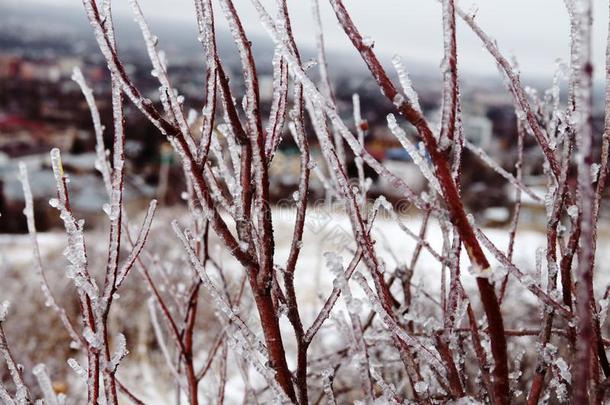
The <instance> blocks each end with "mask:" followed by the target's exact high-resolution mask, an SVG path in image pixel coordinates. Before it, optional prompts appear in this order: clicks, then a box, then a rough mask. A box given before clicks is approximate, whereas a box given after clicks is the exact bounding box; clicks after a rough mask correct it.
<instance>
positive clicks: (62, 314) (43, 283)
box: [19, 162, 82, 345]
mask: <svg viewBox="0 0 610 405" xmlns="http://www.w3.org/2000/svg"><path fill="white" fill-rule="evenodd" d="M19 181H20V182H21V186H22V188H23V196H24V200H25V208H24V209H23V213H24V214H25V217H26V222H27V227H28V233H29V235H30V239H31V244H32V253H33V257H34V260H33V263H34V269H35V270H36V273H37V274H38V277H40V287H41V290H42V293H43V295H44V297H45V303H46V305H47V306H50V307H51V308H52V309H53V310H54V311H55V312H56V313H57V315H58V316H59V319H60V320H61V322H62V324H63V325H64V328H66V331H67V332H68V334H69V335H70V337H71V338H72V341H73V342H74V343H75V344H76V345H80V344H81V340H82V338H81V336H80V335H79V334H78V333H77V332H76V330H75V329H74V326H73V325H72V322H71V321H70V319H69V318H68V315H67V314H66V311H65V310H64V309H63V308H62V307H60V306H59V305H58V304H57V301H55V297H54V296H53V293H52V292H51V288H50V287H49V283H48V281H47V278H46V276H45V274H44V270H43V267H42V258H41V256H40V246H39V244H38V233H37V231H36V224H35V222H34V201H33V198H32V190H31V187H30V181H29V178H28V170H27V166H26V165H25V163H23V162H19Z"/></svg>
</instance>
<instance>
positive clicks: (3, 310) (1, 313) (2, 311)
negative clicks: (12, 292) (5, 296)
mask: <svg viewBox="0 0 610 405" xmlns="http://www.w3.org/2000/svg"><path fill="white" fill-rule="evenodd" d="M10 306H11V303H10V302H9V301H3V302H2V303H1V304H0V322H4V321H5V320H6V315H7V314H8V309H9V307H10Z"/></svg>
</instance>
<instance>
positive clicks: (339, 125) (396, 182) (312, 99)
mask: <svg viewBox="0 0 610 405" xmlns="http://www.w3.org/2000/svg"><path fill="white" fill-rule="evenodd" d="M251 1H252V3H253V5H254V7H255V9H256V11H257V12H258V14H259V17H260V20H261V23H262V25H263V27H264V28H265V29H266V30H267V32H268V33H269V36H270V37H271V39H272V40H273V42H274V43H275V44H276V45H277V46H278V49H280V50H281V51H282V55H283V56H284V58H285V59H286V61H287V62H288V65H289V67H290V72H291V74H292V76H293V77H294V79H295V80H297V81H298V82H300V83H301V84H302V85H303V90H304V92H305V94H306V96H307V99H308V104H309V103H311V104H313V105H314V106H315V107H316V108H317V109H322V110H323V111H324V112H325V113H326V114H327V115H328V117H329V118H330V120H331V122H332V123H333V126H334V127H335V128H336V129H337V131H338V132H339V133H340V134H341V136H342V137H343V138H344V139H345V140H346V142H347V143H348V145H349V146H350V148H351V149H352V151H353V152H354V154H355V155H356V156H361V157H362V159H363V160H364V161H365V162H366V163H367V164H368V165H369V166H370V167H371V168H372V169H373V170H375V172H377V173H378V174H379V175H380V176H384V177H387V178H388V180H389V181H390V182H391V184H392V185H393V186H394V187H395V188H396V190H397V191H398V192H400V193H402V194H403V195H404V196H405V197H406V198H407V199H408V200H409V201H411V202H413V203H414V204H415V205H416V206H417V207H420V208H421V207H425V206H426V204H425V203H424V202H423V201H421V199H420V198H419V197H418V196H417V195H416V194H415V193H414V192H413V190H411V189H410V188H409V186H408V185H407V184H406V183H405V182H404V181H403V180H401V179H400V178H398V177H397V176H396V175H394V174H393V173H391V172H390V171H389V170H388V169H387V168H385V167H384V166H383V165H382V164H380V163H379V162H378V161H377V160H376V159H375V158H373V156H371V154H370V153H368V152H367V151H366V149H364V148H363V147H362V145H361V144H360V143H359V142H358V140H357V139H356V138H355V137H354V135H353V134H352V133H351V132H350V130H349V129H348V128H347V126H346V125H345V123H344V122H343V120H342V119H341V117H340V115H339V113H338V111H337V109H336V107H335V106H334V104H333V103H331V102H329V101H328V99H327V98H326V97H324V96H323V95H322V94H321V93H320V91H318V89H317V88H316V86H315V84H314V83H313V82H312V81H311V79H310V78H309V77H308V76H307V74H306V73H305V72H304V71H303V69H302V68H301V67H300V65H299V63H298V61H297V60H296V58H295V56H294V54H293V53H292V52H291V51H290V49H288V47H287V45H286V44H285V43H284V42H283V41H282V38H281V37H280V36H279V35H278V32H277V30H276V28H275V24H274V23H273V20H272V18H271V16H269V14H268V13H267V11H266V10H265V8H264V7H263V5H262V4H261V2H260V1H259V0H251Z"/></svg>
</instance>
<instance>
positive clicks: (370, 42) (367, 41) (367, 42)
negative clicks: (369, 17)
mask: <svg viewBox="0 0 610 405" xmlns="http://www.w3.org/2000/svg"><path fill="white" fill-rule="evenodd" d="M362 45H364V46H366V47H368V48H372V47H374V46H375V41H374V40H373V38H371V37H370V36H368V35H367V36H364V37H363V38H362Z"/></svg>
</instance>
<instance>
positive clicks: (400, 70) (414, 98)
mask: <svg viewBox="0 0 610 405" xmlns="http://www.w3.org/2000/svg"><path fill="white" fill-rule="evenodd" d="M392 64H393V65H394V69H396V73H397V74H398V80H399V81H400V85H401V86H402V90H403V91H404V92H405V96H406V97H407V101H408V102H409V104H410V105H411V107H413V109H414V110H416V111H417V112H419V113H421V112H422V109H421V106H420V105H419V96H418V95H417V92H416V91H415V89H414V88H413V83H412V82H411V77H409V73H408V72H407V69H405V66H404V64H403V63H402V59H401V57H400V56H398V55H394V57H392Z"/></svg>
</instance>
